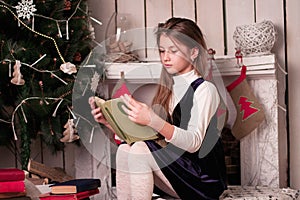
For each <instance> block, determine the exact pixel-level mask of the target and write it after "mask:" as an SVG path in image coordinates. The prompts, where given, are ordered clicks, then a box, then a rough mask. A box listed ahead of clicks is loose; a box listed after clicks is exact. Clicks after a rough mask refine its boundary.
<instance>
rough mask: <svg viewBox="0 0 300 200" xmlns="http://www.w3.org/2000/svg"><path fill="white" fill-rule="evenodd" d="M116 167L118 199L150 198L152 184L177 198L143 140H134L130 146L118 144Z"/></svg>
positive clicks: (146, 199) (144, 199)
mask: <svg viewBox="0 0 300 200" xmlns="http://www.w3.org/2000/svg"><path fill="white" fill-rule="evenodd" d="M116 168H117V169H116V186H117V197H118V200H150V199H152V194H153V188H154V184H155V185H156V186H157V187H158V188H160V189H161V190H162V191H164V192H166V193H167V194H169V195H170V196H173V197H176V198H178V195H177V194H176V192H175V191H174V189H173V188H172V186H171V184H170V182H169V181H168V180H167V178H166V177H165V176H164V174H163V173H162V171H161V170H160V169H159V167H158V165H157V163H156V162H155V160H154V158H153V156H152V155H151V152H150V150H149V148H148V147H147V145H146V144H145V142H135V143H134V144H133V145H131V146H130V145H128V144H122V145H120V146H119V147H118V151H117V155H116Z"/></svg>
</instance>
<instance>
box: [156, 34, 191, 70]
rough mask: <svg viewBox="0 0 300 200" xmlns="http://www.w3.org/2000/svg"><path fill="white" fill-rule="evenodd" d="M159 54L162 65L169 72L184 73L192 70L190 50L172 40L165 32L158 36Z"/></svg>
mask: <svg viewBox="0 0 300 200" xmlns="http://www.w3.org/2000/svg"><path fill="white" fill-rule="evenodd" d="M159 55H160V59H161V62H162V64H163V67H164V68H165V69H166V70H167V72H168V73H169V74H174V75H175V74H184V73H187V72H189V71H191V70H193V65H192V63H191V62H190V55H191V50H190V49H188V48H187V47H186V46H184V45H183V44H179V43H176V45H175V44H174V42H173V41H172V40H171V39H170V38H169V37H168V36H166V35H165V34H162V35H161V36H160V44H159Z"/></svg>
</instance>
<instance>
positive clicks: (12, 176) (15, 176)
mask: <svg viewBox="0 0 300 200" xmlns="http://www.w3.org/2000/svg"><path fill="white" fill-rule="evenodd" d="M24 179H25V172H24V171H23V170H20V169H17V168H4V169H0V182H1V181H2V182H3V181H21V180H24Z"/></svg>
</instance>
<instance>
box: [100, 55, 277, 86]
mask: <svg viewBox="0 0 300 200" xmlns="http://www.w3.org/2000/svg"><path fill="white" fill-rule="evenodd" d="M275 62H276V61H275V55H274V54H267V55H256V56H248V57H243V64H244V65H246V66H247V76H248V78H249V79H264V78H274V77H275V72H276V65H275ZM215 64H216V66H217V70H218V71H219V72H220V74H221V75H222V76H238V75H239V74H240V66H238V63H237V59H236V58H235V57H234V56H219V57H215ZM160 71H161V63H160V62H145V63H105V73H106V77H107V79H108V80H111V81H114V80H118V79H120V74H121V73H122V72H123V73H124V75H125V78H126V80H129V81H130V80H131V81H134V82H156V81H157V80H158V79H159V76H160Z"/></svg>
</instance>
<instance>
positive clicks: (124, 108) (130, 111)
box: [122, 105, 137, 118]
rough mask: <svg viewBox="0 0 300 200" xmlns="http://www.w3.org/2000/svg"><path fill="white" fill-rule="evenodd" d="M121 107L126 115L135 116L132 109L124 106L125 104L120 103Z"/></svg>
mask: <svg viewBox="0 0 300 200" xmlns="http://www.w3.org/2000/svg"><path fill="white" fill-rule="evenodd" d="M122 109H123V110H124V112H125V113H126V114H127V115H128V116H131V117H133V118H136V116H137V115H136V114H135V112H134V111H132V110H129V109H128V108H126V106H124V105H122Z"/></svg>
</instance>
